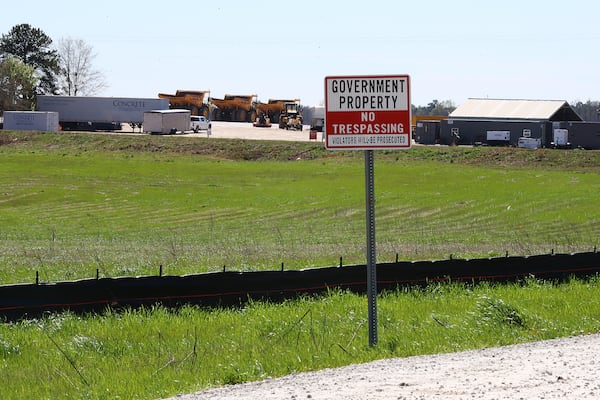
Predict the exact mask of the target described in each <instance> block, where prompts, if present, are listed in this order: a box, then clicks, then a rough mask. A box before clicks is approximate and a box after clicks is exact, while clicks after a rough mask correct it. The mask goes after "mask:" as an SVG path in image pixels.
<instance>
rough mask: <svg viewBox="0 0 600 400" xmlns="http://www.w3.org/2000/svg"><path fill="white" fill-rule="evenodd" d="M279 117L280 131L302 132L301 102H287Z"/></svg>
mask: <svg viewBox="0 0 600 400" xmlns="http://www.w3.org/2000/svg"><path fill="white" fill-rule="evenodd" d="M284 106H285V108H284V109H283V111H282V112H281V114H280V115H279V129H290V130H295V131H301V130H302V114H300V101H293V102H287V103H285V104H284Z"/></svg>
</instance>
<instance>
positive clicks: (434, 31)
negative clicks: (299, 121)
mask: <svg viewBox="0 0 600 400" xmlns="http://www.w3.org/2000/svg"><path fill="white" fill-rule="evenodd" d="M408 3H410V4H408ZM83 4H85V5H83ZM286 4H291V6H290V7H289V8H288V9H286V8H285V6H286ZM599 21H600V2H598V1H593V0H589V1H581V0H573V1H570V2H563V1H561V2H559V1H554V0H549V1H545V2H537V1H536V2H528V1H514V0H505V1H502V2H500V1H495V2H484V1H467V0H454V1H436V0H430V1H410V2H404V1H389V0H388V1H381V0H370V1H360V2H359V1H353V0H350V1H344V2H326V1H312V0H308V1H298V2H296V3H294V2H290V1H281V0H279V1H258V0H257V1H243V2H242V1H236V0H229V1H213V2H204V1H187V0H182V1H170V2H167V1H161V2H154V1H114V0H104V1H101V2H85V3H82V2H76V1H52V2H49V1H38V0H32V1H27V2H26V1H11V2H10V3H8V4H3V5H2V11H1V18H0V33H1V34H6V33H8V32H9V31H10V29H11V28H12V27H13V26H14V25H17V24H21V23H28V24H30V25H32V26H34V27H36V28H40V29H42V30H43V31H44V32H45V33H46V34H47V35H49V36H50V37H51V38H52V39H53V40H54V42H55V43H56V42H57V41H58V40H59V39H60V38H66V37H71V38H73V39H82V40H84V41H85V42H86V43H87V44H88V45H90V46H92V48H93V50H94V52H95V53H96V58H95V61H94V66H95V68H96V69H98V70H100V71H101V72H102V73H103V74H104V76H105V78H106V80H107V83H108V88H107V89H106V90H104V91H103V92H102V93H99V95H102V96H119V97H156V96H157V94H158V93H159V92H164V93H174V92H175V90H177V89H194V90H210V91H211V94H212V96H214V97H223V95H225V94H257V95H258V97H259V100H263V101H266V100H267V99H269V98H300V99H301V101H302V103H303V104H305V105H314V104H319V103H322V102H323V99H324V93H323V91H324V78H325V77H326V76H329V75H378V74H409V75H410V76H411V95H412V99H411V102H412V103H413V104H416V105H426V104H427V103H429V102H430V101H431V100H433V99H437V100H440V101H442V100H452V101H453V102H454V103H455V104H456V105H458V104H460V103H461V102H463V101H464V100H465V99H467V98H469V97H489V98H519V99H552V100H555V99H558V100H567V101H569V102H574V101H578V100H581V101H587V100H600V51H599V50H598V47H599V45H600V24H599Z"/></svg>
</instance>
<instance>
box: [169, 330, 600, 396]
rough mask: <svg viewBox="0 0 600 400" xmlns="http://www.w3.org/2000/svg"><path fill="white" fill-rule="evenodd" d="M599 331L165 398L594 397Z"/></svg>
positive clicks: (599, 391)
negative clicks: (594, 333) (584, 334)
mask: <svg viewBox="0 0 600 400" xmlns="http://www.w3.org/2000/svg"><path fill="white" fill-rule="evenodd" d="M599 350H600V335H588V336H577V337H571V338H565V339H555V340H548V341H542V342H534V343H525V344H518V345H514V346H505V347H498V348H489V349H483V350H474V351H465V352H460V353H450V354H437V355H431V356H418V357H408V358H396V359H389V360H379V361H375V362H371V363H367V364H359V365H350V366H347V367H342V368H335V369H327V370H323V371H317V372H309V373H301V374H294V375H289V376H285V377H282V378H277V379H267V380H265V381H260V382H253V383H247V384H241V385H231V386H225V387H222V388H217V389H210V390H206V391H202V392H198V393H195V394H187V395H180V396H177V397H173V398H171V400H206V399H213V400H216V399H219V400H227V399H260V400H270V399H273V400H275V399H277V400H280V399H291V400H299V399H317V400H321V399H330V400H334V399H336V400H337V399H339V400H341V399H345V400H348V399H350V400H359V399H360V400H368V399H369V400H374V399H398V400H401V399H402V400H413V399H423V400H437V399H440V400H441V399H485V400H491V399H502V400H504V399H577V400H581V399H599V398H600V379H599V378H600V371H599V368H598V367H600V360H596V359H597V352H598V351H599Z"/></svg>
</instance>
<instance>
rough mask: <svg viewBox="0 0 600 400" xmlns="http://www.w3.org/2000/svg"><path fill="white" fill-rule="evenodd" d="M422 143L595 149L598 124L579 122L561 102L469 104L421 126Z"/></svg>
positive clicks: (599, 144) (473, 101)
mask: <svg viewBox="0 0 600 400" xmlns="http://www.w3.org/2000/svg"><path fill="white" fill-rule="evenodd" d="M414 137H415V141H416V142H417V143H422V144H446V145H453V144H457V145H460V144H465V145H477V144H481V145H500V146H521V147H533V148H537V147H553V146H555V145H556V146H558V147H575V148H577V147H580V148H587V149H600V123H597V122H583V121H582V119H581V117H579V115H577V113H576V112H575V110H573V108H571V106H570V105H569V104H568V103H567V102H566V101H563V100H506V99H468V100H467V101H466V102H465V103H463V104H461V105H460V106H459V107H458V108H456V110H454V111H453V112H452V113H450V115H449V116H448V119H447V120H443V121H420V122H419V123H418V124H417V126H416V128H415V133H414Z"/></svg>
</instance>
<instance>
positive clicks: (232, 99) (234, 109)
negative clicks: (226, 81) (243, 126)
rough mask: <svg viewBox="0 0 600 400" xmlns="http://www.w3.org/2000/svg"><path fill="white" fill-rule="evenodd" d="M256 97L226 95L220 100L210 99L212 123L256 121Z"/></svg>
mask: <svg viewBox="0 0 600 400" xmlns="http://www.w3.org/2000/svg"><path fill="white" fill-rule="evenodd" d="M256 97H257V96H256V95H255V94H251V95H232V94H226V95H225V97H224V98H222V99H215V98H214V97H213V98H211V99H210V103H211V105H212V106H213V107H212V108H213V109H212V115H211V118H210V119H212V120H213V121H234V122H254V121H256V117H257V111H256Z"/></svg>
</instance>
